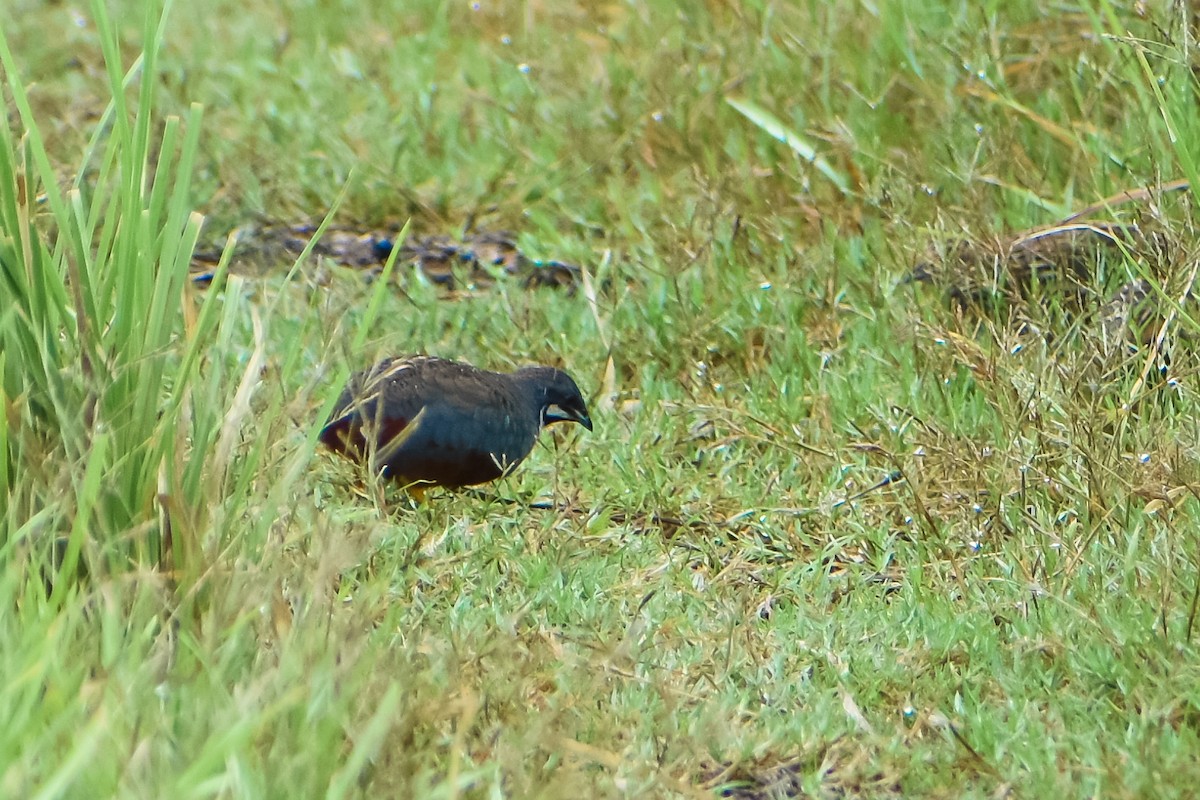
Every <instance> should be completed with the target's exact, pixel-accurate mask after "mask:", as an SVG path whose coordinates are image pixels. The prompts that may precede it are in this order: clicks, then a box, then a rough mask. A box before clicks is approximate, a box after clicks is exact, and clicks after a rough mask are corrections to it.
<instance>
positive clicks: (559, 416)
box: [542, 403, 592, 431]
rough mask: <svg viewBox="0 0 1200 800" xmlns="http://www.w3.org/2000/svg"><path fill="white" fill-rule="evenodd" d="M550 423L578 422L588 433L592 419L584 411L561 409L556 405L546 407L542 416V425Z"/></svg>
mask: <svg viewBox="0 0 1200 800" xmlns="http://www.w3.org/2000/svg"><path fill="white" fill-rule="evenodd" d="M551 422H578V423H579V424H580V425H582V426H583V427H585V428H587V429H588V430H589V431H590V430H591V429H592V418H591V417H589V416H588V415H587V412H586V411H576V410H575V409H571V408H563V407H562V406H560V405H559V404H558V403H553V404H551V405H548V406H546V411H545V413H543V414H542V424H544V425H548V424H550V423H551Z"/></svg>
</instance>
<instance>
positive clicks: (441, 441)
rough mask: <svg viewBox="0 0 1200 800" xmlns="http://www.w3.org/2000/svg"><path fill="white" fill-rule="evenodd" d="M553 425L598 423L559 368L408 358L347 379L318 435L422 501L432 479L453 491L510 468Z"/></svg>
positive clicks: (386, 362)
mask: <svg viewBox="0 0 1200 800" xmlns="http://www.w3.org/2000/svg"><path fill="white" fill-rule="evenodd" d="M556 422H574V423H578V424H579V425H582V426H583V427H584V428H586V429H587V430H589V431H590V430H592V420H591V417H590V416H589V415H588V409H587V405H586V403H585V402H584V400H583V395H582V394H581V393H580V391H579V387H578V385H576V383H575V381H574V380H573V379H572V378H571V376H570V375H568V374H567V373H566V372H563V371H562V370H561V369H557V368H555V367H547V366H527V367H521V368H520V369H518V370H516V371H515V372H490V371H488V370H483V369H478V368H476V367H473V366H471V365H470V364H465V363H462V362H460V361H452V360H449V359H444V358H437V357H434V356H401V357H393V358H385V359H383V360H382V361H380V362H379V363H377V364H375V365H374V366H373V367H370V368H369V369H365V370H362V371H360V372H356V373H355V374H353V375H351V376H350V380H349V381H348V382H347V384H346V386H345V388H344V389H343V390H342V393H341V395H340V396H339V397H338V400H337V403H336V404H335V405H334V409H333V412H332V414H331V415H330V418H329V421H328V422H327V423H326V424H325V426H324V428H323V429H322V430H321V434H320V440H321V442H322V443H323V444H324V445H325V446H326V447H328V448H329V449H330V450H332V451H334V452H336V453H340V454H341V455H343V456H346V457H347V458H350V459H351V460H355V461H360V462H361V461H366V462H367V463H368V464H371V463H372V461H371V459H372V456H373V459H374V461H373V468H374V469H378V470H379V473H380V474H381V475H382V476H383V477H385V478H390V479H392V480H394V481H396V482H397V483H399V484H400V485H402V486H404V487H405V488H406V489H407V491H408V492H409V493H410V494H411V495H412V496H413V497H414V498H415V499H416V500H417V502H418V503H419V502H422V501H423V500H424V496H425V491H426V490H427V489H428V488H430V487H431V486H444V487H447V488H452V489H454V488H460V487H463V486H473V485H477V484H481V483H487V482H489V481H493V480H496V479H498V478H500V477H503V476H504V475H507V474H509V473H510V472H511V471H512V470H513V469H514V468H515V467H516V466H517V465H518V464H520V463H521V462H522V461H524V460H525V457H526V456H528V455H529V453H530V451H531V450H532V449H533V445H534V443H535V442H536V441H537V438H538V434H539V433H541V430H542V428H544V427H546V426H547V425H551V424H553V423H556ZM372 451H373V453H372Z"/></svg>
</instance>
